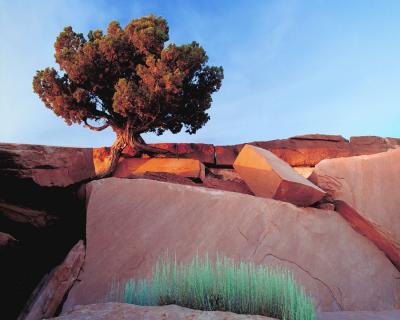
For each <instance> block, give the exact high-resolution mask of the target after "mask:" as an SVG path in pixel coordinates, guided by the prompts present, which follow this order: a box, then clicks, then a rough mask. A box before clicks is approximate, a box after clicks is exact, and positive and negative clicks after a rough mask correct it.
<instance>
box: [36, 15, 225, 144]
mask: <svg viewBox="0 0 400 320" xmlns="http://www.w3.org/2000/svg"><path fill="white" fill-rule="evenodd" d="M168 34H169V28H168V25H167V21H166V20H165V19H163V18H162V17H155V16H147V17H142V18H139V19H133V20H132V21H131V22H129V23H128V24H127V25H126V26H125V27H124V28H122V27H121V26H120V24H119V23H118V22H116V21H112V22H111V23H110V24H109V26H108V28H107V31H106V33H103V31H101V30H92V31H90V32H89V34H88V36H87V37H86V38H85V37H84V35H83V34H82V33H76V32H74V30H73V29H72V27H70V26H69V27H66V28H64V31H62V32H61V33H60V34H59V36H58V37H57V39H56V42H55V44H54V48H55V58H56V62H57V63H58V64H59V66H60V72H57V71H56V70H55V69H54V68H46V69H44V70H41V71H37V73H36V75H35V76H34V78H33V90H34V91H35V92H36V93H37V94H38V95H39V97H40V99H41V100H42V101H43V102H44V104H45V105H46V107H48V108H49V109H51V110H52V111H54V113H55V114H56V115H57V116H60V117H62V118H64V120H65V121H66V123H67V124H68V125H71V124H73V123H76V124H81V123H83V124H86V127H88V128H90V129H92V130H96V131H100V130H102V129H104V128H106V127H108V126H111V127H112V128H113V130H114V131H115V132H116V133H117V136H119V137H120V138H122V135H123V133H124V132H125V131H129V132H130V135H136V136H137V135H140V134H142V133H145V132H155V133H157V134H159V135H160V134H162V133H163V132H165V131H166V130H170V131H171V132H172V133H178V132H179V131H181V130H182V128H185V129H186V132H188V133H190V134H192V133H195V132H196V131H197V130H198V129H200V128H201V127H202V126H203V125H204V124H205V123H206V122H207V121H208V120H209V116H208V113H207V110H208V109H209V108H210V106H211V102H212V98H211V95H212V94H213V93H214V92H216V91H218V90H219V88H220V86H221V82H222V79H223V70H222V67H214V66H208V65H207V60H208V57H207V55H206V52H205V50H204V49H203V48H202V47H201V46H200V45H199V44H198V43H196V42H192V43H190V44H186V45H181V46H177V45H175V44H172V43H171V44H166V42H167V41H168V39H169V35H168ZM88 121H100V122H101V123H104V125H103V126H102V127H93V126H92V125H89V124H88ZM125 140H126V141H125V143H127V144H129V143H131V142H132V141H130V140H129V139H127V138H125Z"/></svg>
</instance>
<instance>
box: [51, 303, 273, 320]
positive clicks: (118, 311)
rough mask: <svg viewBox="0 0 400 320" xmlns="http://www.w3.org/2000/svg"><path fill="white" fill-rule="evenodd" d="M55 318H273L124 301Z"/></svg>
mask: <svg viewBox="0 0 400 320" xmlns="http://www.w3.org/2000/svg"><path fill="white" fill-rule="evenodd" d="M53 319H57V320H138V319H140V320H160V319H163V320H189V319H190V320H273V318H269V317H262V316H257V315H244V314H236V313H232V312H221V311H200V310H193V309H188V308H183V307H180V306H177V305H168V306H153V307H146V306H136V305H132V304H125V303H99V304H91V305H86V306H76V307H75V308H74V310H72V311H71V312H68V313H65V314H63V315H61V316H60V317H57V318H53Z"/></svg>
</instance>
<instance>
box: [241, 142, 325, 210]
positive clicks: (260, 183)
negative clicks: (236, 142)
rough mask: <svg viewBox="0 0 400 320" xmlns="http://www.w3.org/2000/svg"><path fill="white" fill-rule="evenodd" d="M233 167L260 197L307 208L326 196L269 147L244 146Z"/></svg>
mask: <svg viewBox="0 0 400 320" xmlns="http://www.w3.org/2000/svg"><path fill="white" fill-rule="evenodd" d="M233 166H234V168H235V170H236V171H237V172H238V173H239V175H240V176H241V177H242V178H243V180H244V181H245V182H246V183H247V185H248V186H249V187H250V189H251V190H252V191H253V192H254V194H255V195H257V196H260V197H265V198H272V199H275V200H282V201H286V202H290V203H293V204H295V205H298V206H303V207H307V206H310V205H312V204H314V203H315V202H317V201H319V200H321V199H322V197H323V196H324V195H325V192H324V191H323V190H322V189H320V188H319V187H317V186H316V185H314V184H313V183H312V182H310V181H309V180H307V179H306V178H304V177H303V176H302V175H300V174H298V173H297V172H296V171H294V170H293V169H292V167H291V166H290V165H289V164H287V163H286V162H285V161H283V160H281V159H280V158H278V157H277V156H276V155H274V154H273V153H272V152H270V151H268V150H264V149H261V148H258V147H255V146H252V145H245V146H244V147H243V149H242V150H241V151H240V153H239V155H238V156H237V158H236V160H235V162H234V164H233Z"/></svg>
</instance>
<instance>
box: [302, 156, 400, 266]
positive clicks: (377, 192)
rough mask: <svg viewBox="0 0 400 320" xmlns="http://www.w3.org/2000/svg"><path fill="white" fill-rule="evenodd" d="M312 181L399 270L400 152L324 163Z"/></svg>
mask: <svg viewBox="0 0 400 320" xmlns="http://www.w3.org/2000/svg"><path fill="white" fill-rule="evenodd" d="M310 179H311V180H312V181H313V182H314V183H316V184H317V185H319V186H320V187H321V188H323V189H324V190H326V191H327V192H328V195H329V197H330V198H332V199H333V200H336V201H337V206H336V207H337V210H338V211H339V212H341V213H342V215H343V216H344V217H345V218H347V219H348V221H349V222H350V223H351V224H352V225H353V226H354V227H355V228H356V229H357V230H358V231H359V232H361V233H362V234H364V235H365V236H366V237H368V238H369V239H371V240H372V241H373V242H375V243H376V245H377V246H378V247H379V248H381V249H382V250H383V251H384V252H385V253H386V254H387V255H388V256H389V258H390V259H391V260H392V261H393V263H394V264H395V265H396V266H397V267H398V268H399V269H400V214H399V212H400V211H399V210H400V183H399V181H400V149H395V150H391V151H387V152H383V153H379V154H375V155H369V156H358V157H351V158H343V159H331V160H324V161H322V162H321V163H319V164H318V165H317V166H316V167H315V170H314V172H313V174H312V176H311V177H310Z"/></svg>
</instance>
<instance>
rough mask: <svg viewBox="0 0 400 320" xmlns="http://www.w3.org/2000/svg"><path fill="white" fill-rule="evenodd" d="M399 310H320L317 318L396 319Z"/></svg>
mask: <svg viewBox="0 0 400 320" xmlns="http://www.w3.org/2000/svg"><path fill="white" fill-rule="evenodd" d="M398 319H400V310H391V311H380V312H372V311H355V312H351V311H347V312H322V313H320V314H318V316H317V320H398Z"/></svg>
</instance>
